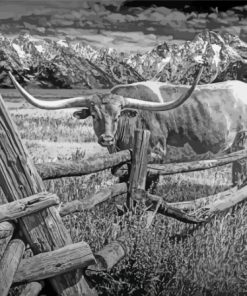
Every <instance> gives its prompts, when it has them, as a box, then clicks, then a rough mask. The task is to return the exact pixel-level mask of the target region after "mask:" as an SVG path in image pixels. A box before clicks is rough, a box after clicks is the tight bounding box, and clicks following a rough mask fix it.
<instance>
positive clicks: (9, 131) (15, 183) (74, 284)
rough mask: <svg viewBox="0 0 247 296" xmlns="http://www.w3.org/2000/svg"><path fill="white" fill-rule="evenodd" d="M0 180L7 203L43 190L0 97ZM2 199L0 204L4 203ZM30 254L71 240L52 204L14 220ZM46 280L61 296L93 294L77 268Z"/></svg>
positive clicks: (66, 243) (41, 183) (62, 244)
mask: <svg viewBox="0 0 247 296" xmlns="http://www.w3.org/2000/svg"><path fill="white" fill-rule="evenodd" d="M0 180H1V188H2V191H3V193H4V196H5V198H6V199H7V202H11V201H15V200H18V199H22V198H25V197H27V196H30V195H33V194H36V193H39V192H44V191H45V186H44V184H43V181H42V180H41V178H40V176H39V174H38V173H37V170H36V168H35V166H34V164H33V163H32V161H31V159H30V157H29V155H28V153H27V151H26V149H25V147H24V146H23V144H22V142H21V139H20V136H19V134H18V132H17V130H16V127H15V125H14V123H13V122H12V120H11V118H10V116H9V114H8V112H7V109H6V107H5V105H4V102H3V99H2V97H1V96H0ZM5 202H6V200H4V198H2V199H1V195H0V204H1V203H5ZM18 222H19V224H20V228H21V230H22V232H23V234H24V237H25V239H26V240H27V242H28V243H29V244H30V246H31V248H32V250H33V252H34V254H38V253H43V252H49V251H52V250H55V249H59V248H61V247H63V246H65V245H69V244H71V243H72V240H71V237H70V235H69V233H68V231H67V230H66V228H65V226H64V225H63V222H62V219H61V217H60V216H59V213H58V210H57V209H56V208H55V207H54V206H52V207H50V208H47V209H44V210H41V211H39V212H37V213H35V214H32V215H29V216H26V217H22V218H20V219H19V220H18ZM50 282H51V284H52V286H53V288H54V289H55V291H56V292H57V294H59V295H62V296H76V295H78V296H79V295H87V296H89V295H96V294H95V291H94V290H91V289H90V287H89V286H88V283H87V282H86V280H85V278H84V276H83V274H82V271H81V270H74V271H71V272H70V273H66V274H63V275H59V276H56V277H54V278H51V279H50Z"/></svg>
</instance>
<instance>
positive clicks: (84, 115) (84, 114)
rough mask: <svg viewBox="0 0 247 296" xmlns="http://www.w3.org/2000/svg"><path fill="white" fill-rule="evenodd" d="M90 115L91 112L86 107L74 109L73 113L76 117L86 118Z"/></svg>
mask: <svg viewBox="0 0 247 296" xmlns="http://www.w3.org/2000/svg"><path fill="white" fill-rule="evenodd" d="M90 115H91V112H90V110H89V109H88V108H85V109H81V110H80V111H76V112H74V113H73V116H74V117H75V118H77V119H86V118H87V117H88V116H90Z"/></svg>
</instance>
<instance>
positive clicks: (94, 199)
mask: <svg viewBox="0 0 247 296" xmlns="http://www.w3.org/2000/svg"><path fill="white" fill-rule="evenodd" d="M124 193H127V184H126V183H119V184H114V185H112V186H110V187H108V188H105V189H101V190H100V191H99V192H97V193H95V194H93V195H91V196H89V197H88V198H85V199H82V200H73V201H71V202H68V203H66V204H64V205H63V206H62V207H61V208H60V211H59V213H60V216H61V217H63V216H65V215H68V214H71V213H75V212H80V211H84V210H90V209H92V208H93V207H94V206H96V205H97V204H99V203H102V202H104V201H106V200H108V199H111V198H114V197H116V196H118V195H121V194H124Z"/></svg>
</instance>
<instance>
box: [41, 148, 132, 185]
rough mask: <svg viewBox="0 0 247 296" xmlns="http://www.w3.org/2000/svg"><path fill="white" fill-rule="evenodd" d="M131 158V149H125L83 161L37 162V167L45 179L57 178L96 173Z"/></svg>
mask: <svg viewBox="0 0 247 296" xmlns="http://www.w3.org/2000/svg"><path fill="white" fill-rule="evenodd" d="M130 160H131V153H130V151H129V150H123V151H120V152H117V153H113V154H110V155H104V156H100V157H97V158H96V159H95V157H90V158H87V159H84V160H83V161H82V162H78V161H63V162H48V163H42V164H36V168H37V170H38V172H39V174H40V176H41V177H42V179H43V180H47V179H56V178H62V177H75V176H83V175H88V174H91V173H96V172H99V171H102V170H105V169H109V168H112V167H114V166H116V165H121V164H124V163H126V162H128V161H130Z"/></svg>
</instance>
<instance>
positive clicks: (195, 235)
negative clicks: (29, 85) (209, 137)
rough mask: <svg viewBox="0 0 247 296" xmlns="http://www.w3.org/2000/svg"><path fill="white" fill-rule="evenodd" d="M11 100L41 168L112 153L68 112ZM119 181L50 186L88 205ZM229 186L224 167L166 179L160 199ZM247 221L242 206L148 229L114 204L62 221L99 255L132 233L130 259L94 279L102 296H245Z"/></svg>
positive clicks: (142, 219)
mask: <svg viewBox="0 0 247 296" xmlns="http://www.w3.org/2000/svg"><path fill="white" fill-rule="evenodd" d="M4 92H5V91H3V94H4ZM0 93H1V91H0ZM5 98H7V99H6V103H7V106H8V107H9V111H10V113H11V115H12V118H13V119H14V121H15V123H16V124H17V126H18V129H19V132H20V134H21V137H22V139H23V140H25V143H26V145H27V148H28V149H29V151H30V154H31V156H32V158H33V160H34V161H35V162H36V163H37V162H43V161H52V160H53V159H54V158H55V159H56V160H57V159H58V160H59V159H74V160H83V158H85V157H87V155H89V154H96V155H99V154H102V153H107V151H106V150H105V149H103V148H102V147H100V146H98V144H97V143H95V141H96V138H95V136H94V133H93V130H92V123H91V120H90V119H88V120H86V121H84V122H83V121H78V120H76V119H74V118H73V117H72V112H71V113H70V112H69V111H62V112H61V111H56V112H54V111H53V112H50V111H42V110H37V109H34V108H31V107H30V106H29V105H28V104H26V103H24V102H23V101H21V100H20V99H19V98H18V97H15V98H14V101H12V100H11V97H8V96H6V97H5ZM115 182H117V179H116V178H114V177H112V175H111V173H110V171H108V170H106V171H103V172H100V173H97V174H91V175H88V176H85V177H76V178H62V179H59V180H55V181H46V182H45V184H46V186H47V190H49V191H51V192H55V193H57V194H58V196H59V197H60V199H61V202H66V201H70V200H74V199H83V198H85V197H87V196H88V195H89V194H92V193H93V192H96V191H98V190H100V189H101V188H105V187H107V186H109V185H111V184H113V183H115ZM230 187H231V168H230V166H226V167H222V168H218V169H210V170H208V171H203V172H195V173H187V174H178V175H174V176H167V177H162V178H161V180H160V183H159V185H158V188H157V190H156V193H157V194H160V195H162V196H164V199H165V200H166V201H182V200H191V199H192V200H193V199H197V198H200V197H204V196H207V195H210V194H214V193H217V192H219V191H222V190H225V189H227V188H230ZM246 214H247V207H246V205H245V204H242V205H241V206H238V207H235V208H234V209H232V210H231V211H229V212H226V213H223V214H221V215H218V216H216V217H215V218H214V219H213V220H212V221H211V222H210V223H208V224H206V225H204V226H201V227H195V226H189V225H186V224H183V223H181V222H178V221H176V220H174V219H172V218H167V217H161V216H158V215H157V216H156V218H155V220H154V222H153V224H152V226H151V227H150V228H149V229H148V230H147V229H145V223H146V216H145V214H144V212H143V210H142V209H141V208H137V211H136V214H132V215H125V216H122V217H119V216H117V211H116V207H115V201H108V202H106V203H103V204H101V205H98V206H97V207H95V208H94V209H93V210H90V211H85V212H82V213H79V214H73V215H68V216H65V217H64V218H63V221H64V223H65V225H66V227H67V229H68V230H69V232H70V234H71V236H72V239H73V241H74V242H77V241H80V240H85V241H86V242H87V243H89V245H90V247H91V248H92V250H93V251H97V250H99V249H101V248H102V247H103V246H104V245H106V244H107V243H109V242H111V241H113V240H114V239H116V238H117V237H118V236H120V235H121V234H122V233H124V232H125V231H126V230H128V233H129V234H128V237H127V238H126V244H127V245H128V246H129V248H130V254H129V255H128V256H127V257H126V258H124V259H123V260H122V261H121V262H120V263H119V264H118V265H117V266H116V267H114V268H113V269H112V270H111V271H110V272H105V273H99V274H98V275H97V276H95V277H94V278H93V279H92V280H93V283H94V284H95V285H96V288H97V291H98V293H99V295H114V296H115V295H121V296H122V295H131V296H139V295H140V296H142V295H150V296H151V295H152V296H153V295H155V296H156V295H157V296H158V295H188V296H189V295H197V296H199V295H247V247H246V242H247V229H246V228H247V215H246ZM20 290H21V289H18V291H17V290H13V291H12V293H13V294H12V295H17V296H18V293H19V292H20Z"/></svg>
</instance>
